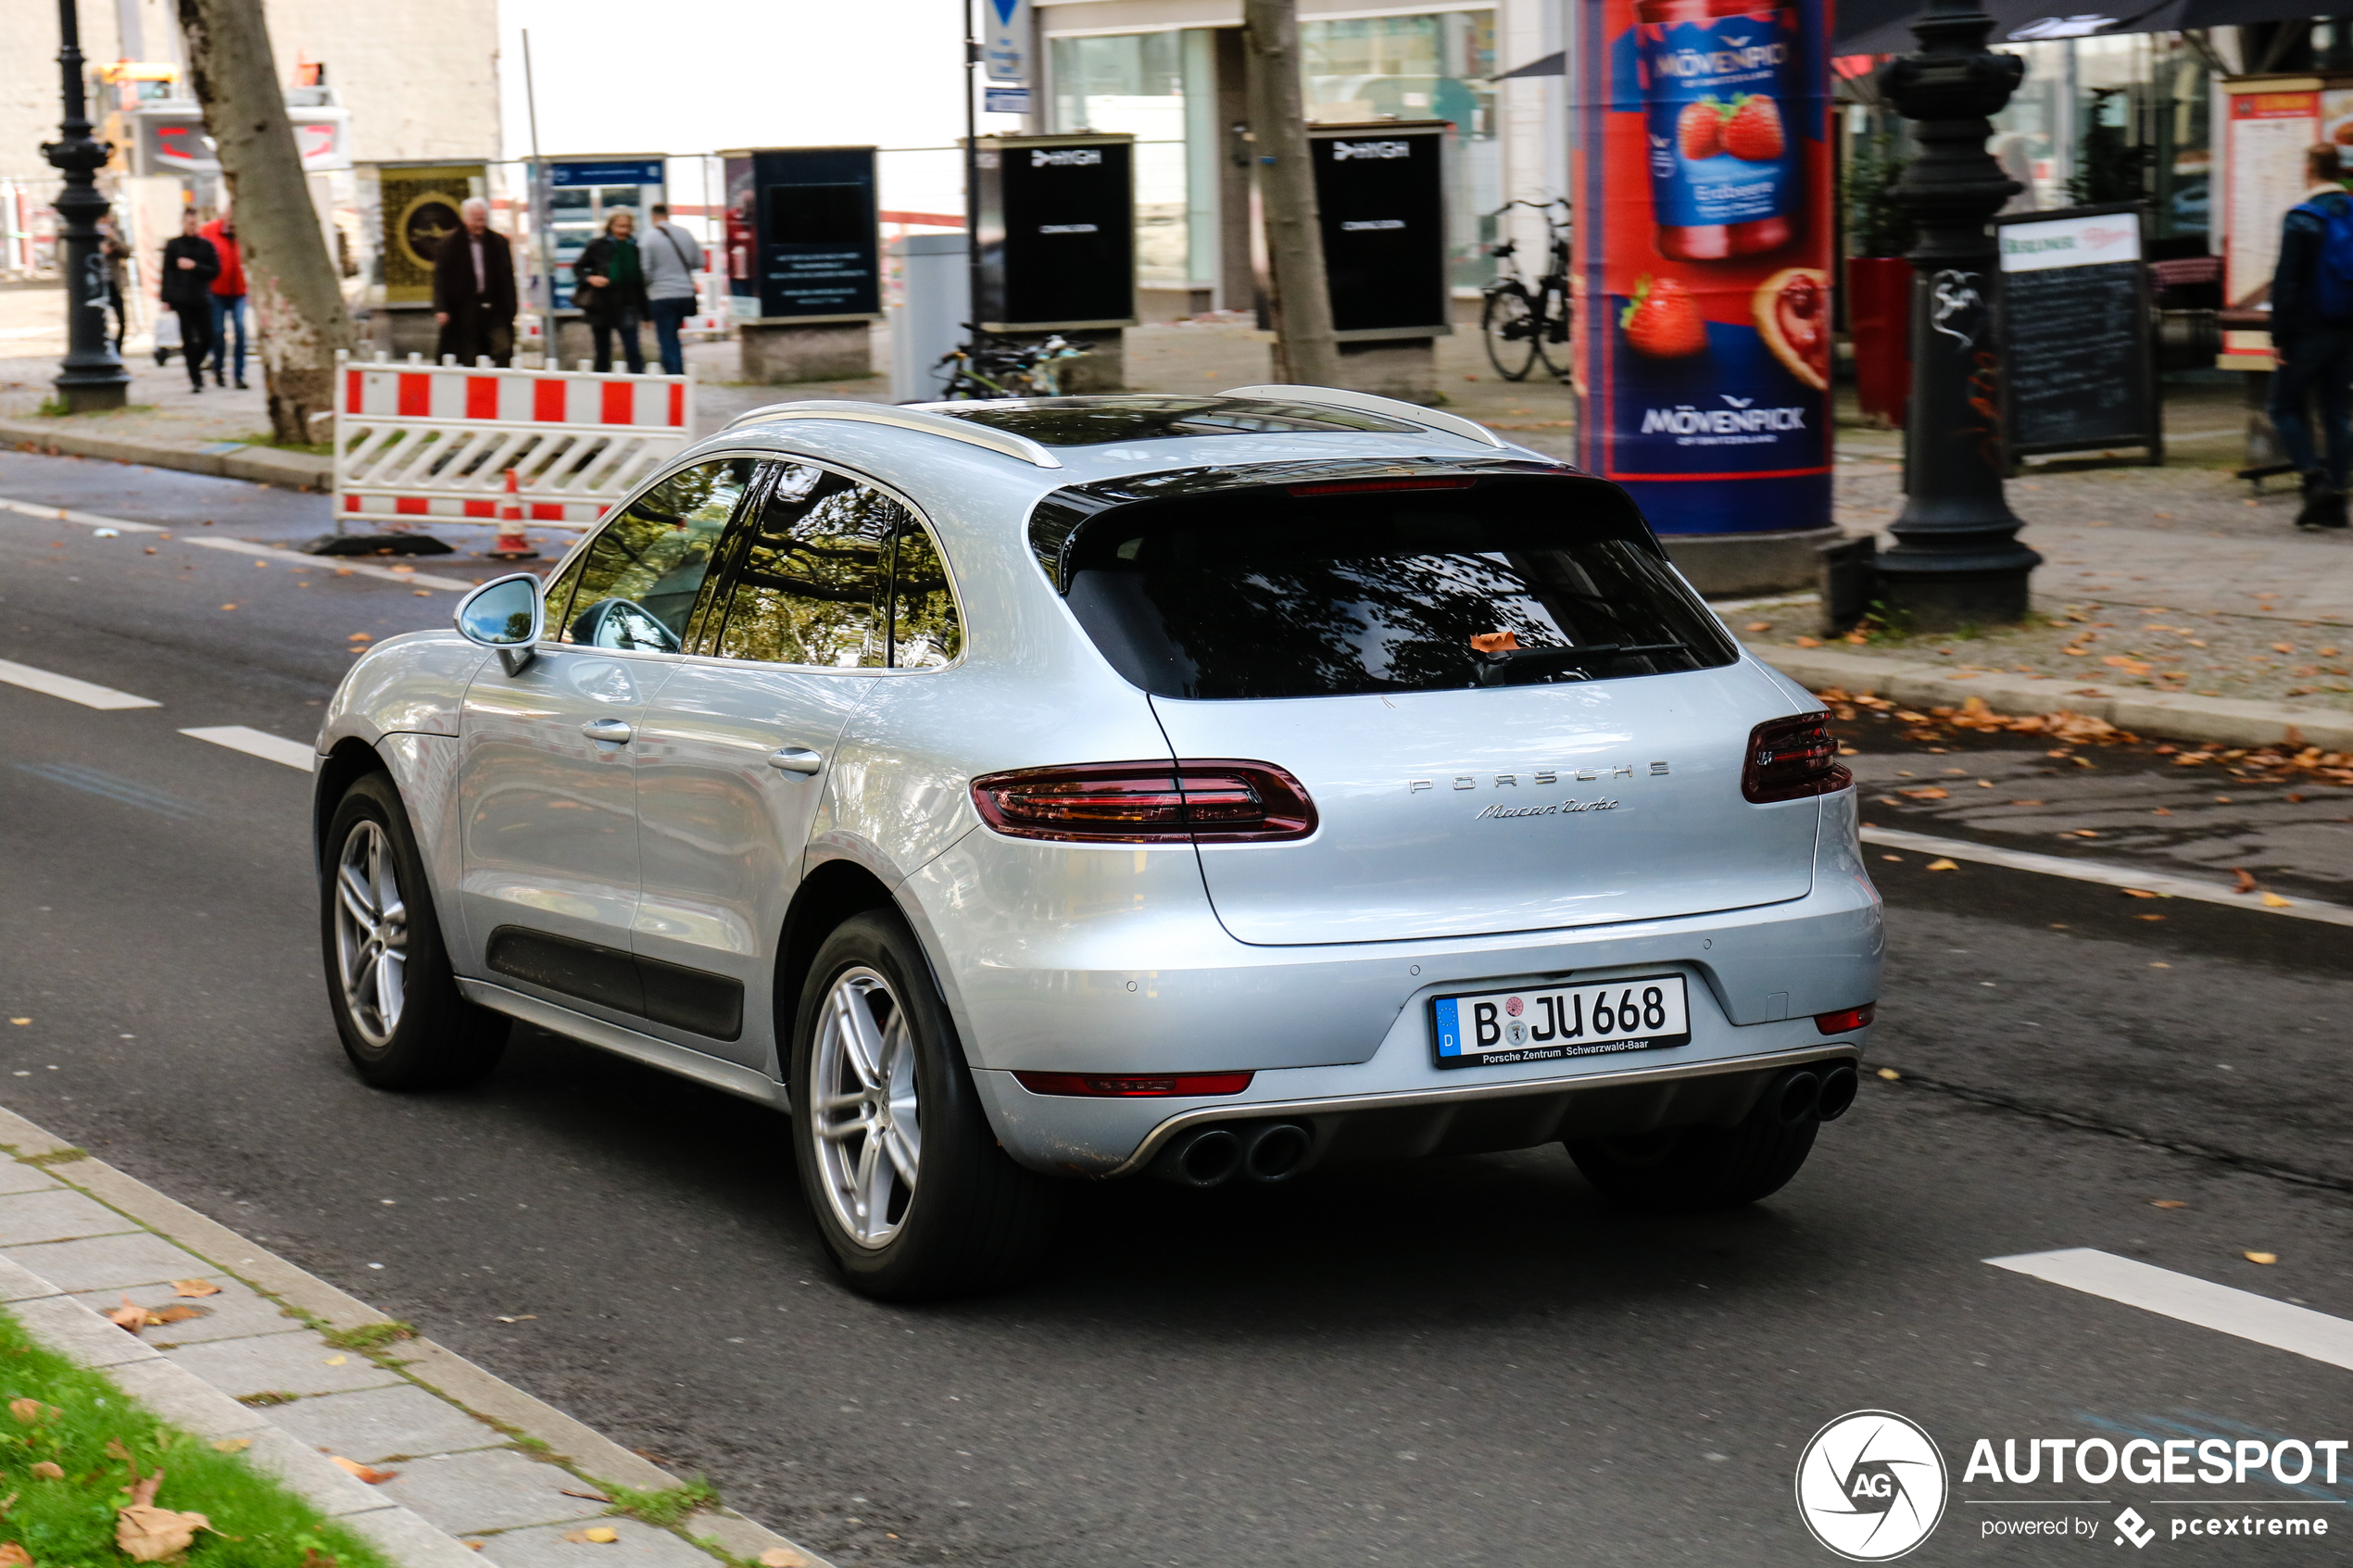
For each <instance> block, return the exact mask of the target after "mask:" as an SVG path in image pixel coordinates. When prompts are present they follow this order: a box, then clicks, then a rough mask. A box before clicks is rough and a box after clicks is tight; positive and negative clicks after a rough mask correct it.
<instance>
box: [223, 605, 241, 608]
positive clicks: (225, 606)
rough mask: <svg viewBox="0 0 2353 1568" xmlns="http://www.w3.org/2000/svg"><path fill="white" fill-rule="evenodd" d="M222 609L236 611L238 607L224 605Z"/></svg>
mask: <svg viewBox="0 0 2353 1568" xmlns="http://www.w3.org/2000/svg"><path fill="white" fill-rule="evenodd" d="M220 608H222V609H234V608H237V607H236V606H235V605H222V606H221V607H220Z"/></svg>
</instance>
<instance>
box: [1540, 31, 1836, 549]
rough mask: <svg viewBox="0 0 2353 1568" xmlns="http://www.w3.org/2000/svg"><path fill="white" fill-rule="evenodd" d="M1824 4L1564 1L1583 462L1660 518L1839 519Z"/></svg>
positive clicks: (1786, 525)
mask: <svg viewBox="0 0 2353 1568" xmlns="http://www.w3.org/2000/svg"><path fill="white" fill-rule="evenodd" d="M1825 10H1826V5H1825V0H1792V3H1790V4H1786V5H1778V6H1776V5H1772V4H1769V3H1765V0H1760V3H1758V4H1757V5H1755V6H1754V7H1753V8H1746V7H1743V8H1741V9H1738V10H1734V9H1732V8H1731V7H1730V6H1726V5H1725V4H1724V0H1591V3H1589V4H1586V5H1583V6H1579V7H1578V8H1577V11H1576V15H1577V31H1576V35H1575V43H1574V53H1575V66H1574V69H1573V70H1572V72H1571V77H1570V81H1571V84H1572V94H1571V96H1572V99H1573V105H1572V109H1571V112H1572V113H1573V115H1574V116H1575V125H1576V134H1575V135H1574V136H1573V138H1572V143H1571V150H1570V183H1571V188H1572V189H1573V190H1574V192H1575V200H1576V204H1577V215H1578V221H1577V231H1576V238H1575V255H1574V258H1573V270H1574V272H1575V275H1576V278H1577V282H1578V295H1579V330H1578V333H1577V350H1576V356H1575V374H1574V380H1575V385H1576V390H1577V394H1578V397H1579V406H1580V413H1581V417H1580V419H1579V421H1578V423H1579V432H1578V442H1579V462H1580V463H1581V465H1582V466H1584V467H1585V468H1587V469H1588V470H1591V471H1592V472H1594V473H1598V474H1602V475H1604V476H1605V477H1607V478H1610V479H1614V480H1616V481H1617V482H1618V483H1621V484H1624V485H1625V486H1626V487H1627V488H1628V489H1629V491H1631V492H1632V493H1633V495H1634V496H1635V498H1636V500H1637V501H1638V502H1640V504H1641V506H1642V511H1643V513H1644V515H1645V516H1647V517H1648V518H1649V519H1650V521H1651V523H1652V526H1654V527H1655V528H1656V529H1657V530H1658V531H1659V532H1660V533H1780V532H1787V531H1793V530H1801V529H1817V528H1821V527H1824V526H1827V525H1828V524H1829V522H1830V521H1831V295H1830V290H1831V273H1830V262H1831V219H1832V216H1833V213H1832V207H1833V203H1832V199H1831V149H1830V143H1829V137H1828V132H1829V127H1830V118H1829V111H1830V56H1829V48H1828V27H1827V18H1826V16H1825V14H1824V13H1825Z"/></svg>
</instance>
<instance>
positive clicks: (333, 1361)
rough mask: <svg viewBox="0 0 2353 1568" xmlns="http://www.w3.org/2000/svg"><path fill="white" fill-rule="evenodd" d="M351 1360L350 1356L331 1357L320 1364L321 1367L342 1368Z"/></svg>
mask: <svg viewBox="0 0 2353 1568" xmlns="http://www.w3.org/2000/svg"><path fill="white" fill-rule="evenodd" d="M350 1360H351V1358H350V1357H349V1356H329V1357H328V1358H327V1359H326V1360H325V1361H321V1362H320V1363H319V1364H320V1365H321V1366H342V1365H343V1364H344V1363H345V1362H346V1361H350Z"/></svg>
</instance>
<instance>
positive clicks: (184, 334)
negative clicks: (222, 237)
mask: <svg viewBox="0 0 2353 1568" xmlns="http://www.w3.org/2000/svg"><path fill="white" fill-rule="evenodd" d="M196 229H197V224H196V209H195V208H194V207H189V208H186V209H185V210H183V211H182V213H181V214H180V232H179V234H178V236H177V237H176V238H173V239H171V240H169V241H166V242H165V244H164V247H163V288H162V294H163V302H164V304H166V305H168V306H170V307H171V313H172V314H173V315H174V316H177V317H178V318H179V319H180V354H181V358H183V359H185V360H186V361H187V365H188V385H189V388H190V389H191V390H192V391H195V392H202V391H203V390H204V362H205V359H206V357H207V356H208V355H209V354H210V353H211V351H212V281H213V280H214V279H215V278H218V277H219V276H220V252H219V251H217V250H215V249H213V248H212V242H211V241H210V240H208V239H206V238H205V237H204V236H203V235H202V234H200V233H198V232H196Z"/></svg>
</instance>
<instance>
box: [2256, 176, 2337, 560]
mask: <svg viewBox="0 0 2353 1568" xmlns="http://www.w3.org/2000/svg"><path fill="white" fill-rule="evenodd" d="M2341 157H2342V155H2341V154H2340V153H2339V152H2338V150H2337V148H2336V146H2335V144H2334V143H2329V142H2323V143H2321V144H2319V145H2317V146H2314V147H2311V148H2309V149H2308V150H2307V151H2306V152H2305V155H2304V177H2305V181H2306V182H2307V184H2308V185H2309V187H2310V188H2309V190H2307V191H2306V192H2305V193H2304V200H2303V201H2302V202H2301V203H2300V204H2299V205H2297V206H2296V207H2291V208H2290V209H2289V210H2288V215H2287V218H2286V220H2284V224H2283V226H2282V230H2281V234H2280V260H2279V266H2278V267H2277V268H2276V269H2275V270H2273V271H2272V273H2271V352H2272V354H2273V355H2274V356H2275V357H2276V358H2277V359H2278V361H2279V368H2278V369H2277V370H2274V371H2273V372H2272V373H2271V407H2270V408H2269V410H2268V412H2269V413H2270V414H2271V423H2272V425H2273V426H2274V427H2275V428H2276V429H2277V430H2278V431H2279V433H2280V445H2283V446H2284V447H2286V448H2287V457H2288V461H2290V462H2292V463H2294V464H2295V465H2296V471H2297V472H2298V473H2300V474H2302V475H2303V476H2304V507H2303V509H2302V510H2300V511H2298V512H2297V513H2296V527H2298V528H2301V529H2305V530H2308V531H2310V530H2316V529H2322V528H2343V527H2345V526H2346V522H2347V518H2346V485H2347V479H2348V477H2353V475H2349V473H2348V470H2353V194H2347V191H2346V189H2345V185H2344V182H2343V170H2342V165H2341V163H2340V158H2341ZM2314 402H2317V403H2318V404H2319V405H2320V414H2321V424H2322V440H2321V443H2320V444H2319V445H2317V446H2316V445H2315V443H2314V441H2313V436H2312V423H2311V414H2310V411H2309V407H2308V406H2309V404H2311V403H2314Z"/></svg>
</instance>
